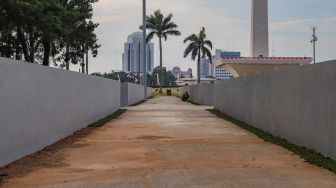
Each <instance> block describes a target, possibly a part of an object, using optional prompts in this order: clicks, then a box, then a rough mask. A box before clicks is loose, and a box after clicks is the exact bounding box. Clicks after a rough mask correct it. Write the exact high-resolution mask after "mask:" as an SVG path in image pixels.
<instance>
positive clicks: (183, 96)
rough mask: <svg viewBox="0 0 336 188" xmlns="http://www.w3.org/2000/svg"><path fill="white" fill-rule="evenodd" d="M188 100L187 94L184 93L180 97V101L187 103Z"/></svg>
mask: <svg viewBox="0 0 336 188" xmlns="http://www.w3.org/2000/svg"><path fill="white" fill-rule="evenodd" d="M188 99H189V92H188V91H186V92H184V93H183V95H182V101H187V100H188Z"/></svg>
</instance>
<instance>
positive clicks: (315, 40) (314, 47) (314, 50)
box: [310, 26, 318, 64]
mask: <svg viewBox="0 0 336 188" xmlns="http://www.w3.org/2000/svg"><path fill="white" fill-rule="evenodd" d="M311 29H312V30H313V39H312V40H311V41H310V42H311V43H313V54H314V64H315V63H316V42H317V41H318V38H317V36H316V30H317V27H316V26H313V27H311Z"/></svg>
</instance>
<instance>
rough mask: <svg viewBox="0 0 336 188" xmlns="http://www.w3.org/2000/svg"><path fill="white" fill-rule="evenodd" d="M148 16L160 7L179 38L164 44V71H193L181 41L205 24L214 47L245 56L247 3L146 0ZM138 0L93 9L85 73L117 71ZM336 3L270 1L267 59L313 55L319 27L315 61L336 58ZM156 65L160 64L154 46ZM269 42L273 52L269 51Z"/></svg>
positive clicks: (105, 0)
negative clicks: (93, 40)
mask: <svg viewBox="0 0 336 188" xmlns="http://www.w3.org/2000/svg"><path fill="white" fill-rule="evenodd" d="M147 4H148V7H147V13H148V14H149V13H152V12H153V11H154V10H156V9H161V10H162V12H163V13H164V14H168V13H173V14H174V21H175V22H176V23H177V24H178V26H179V30H180V31H181V32H182V36H181V37H170V38H169V39H168V41H167V42H164V43H163V53H164V54H163V63H164V66H166V67H168V68H169V69H170V68H172V67H173V66H176V65H177V66H180V67H181V68H182V69H187V68H189V67H191V68H193V69H195V67H196V64H195V62H192V61H191V60H190V58H188V59H185V58H183V51H184V49H185V47H186V46H185V44H183V42H182V41H183V39H184V38H185V37H186V36H188V35H190V34H191V33H197V32H199V30H200V28H201V27H202V26H204V27H205V28H206V32H207V34H208V38H209V39H210V40H212V42H213V44H214V49H223V50H234V51H241V52H242V55H243V56H249V55H250V25H251V23H250V20H251V18H250V15H251V8H250V7H251V0H147ZM141 10H142V0H99V2H98V3H95V5H94V20H95V21H96V22H98V23H100V26H99V28H98V30H97V35H98V38H99V43H100V44H101V45H102V47H101V48H100V50H99V55H98V57H97V58H91V59H90V72H110V71H112V70H121V69H122V53H123V45H124V42H125V41H126V39H127V36H128V35H129V34H131V33H133V32H135V31H138V27H139V25H140V24H141V22H142V18H141V15H142V13H141ZM335 10H336V1H335V0H269V21H270V25H269V29H270V55H273V51H274V55H275V56H312V45H311V44H310V39H311V34H312V31H311V30H310V27H311V26H313V25H316V26H318V27H319V29H318V33H317V34H318V36H319V43H318V48H317V54H318V58H317V59H318V60H319V61H324V60H330V59H335V58H336V11H335ZM153 42H154V43H155V65H156V66H157V65H158V64H159V61H158V59H159V55H158V42H157V40H154V41H153ZM273 43H274V50H273Z"/></svg>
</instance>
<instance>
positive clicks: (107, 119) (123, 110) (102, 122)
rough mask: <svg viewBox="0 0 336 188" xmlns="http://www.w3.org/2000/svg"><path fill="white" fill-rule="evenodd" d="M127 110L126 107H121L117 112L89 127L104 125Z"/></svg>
mask: <svg viewBox="0 0 336 188" xmlns="http://www.w3.org/2000/svg"><path fill="white" fill-rule="evenodd" d="M126 111H127V110H126V109H119V110H118V111H116V112H115V113H113V114H111V115H109V116H107V117H105V118H103V119H100V120H98V121H96V122H94V123H92V124H90V125H89V126H88V127H90V128H92V127H102V126H103V125H104V124H106V123H108V122H109V121H111V120H112V119H116V118H117V117H119V116H120V115H122V114H123V113H125V112H126Z"/></svg>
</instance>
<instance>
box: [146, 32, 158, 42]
mask: <svg viewBox="0 0 336 188" xmlns="http://www.w3.org/2000/svg"><path fill="white" fill-rule="evenodd" d="M155 34H156V32H155V31H151V32H150V33H148V35H147V38H146V43H148V42H149V41H151V40H152V39H153V37H154V35H155Z"/></svg>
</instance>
